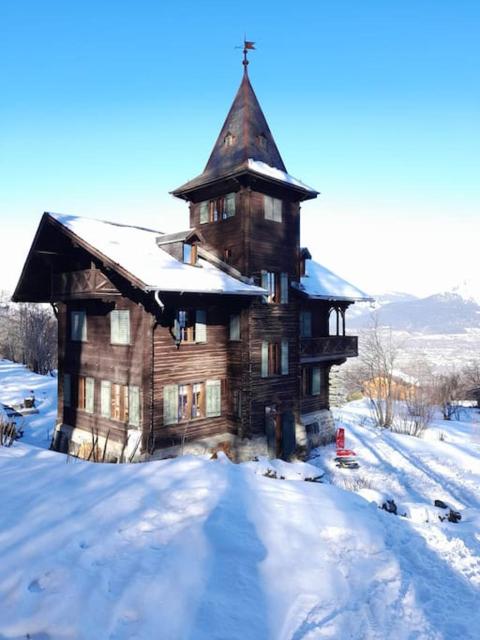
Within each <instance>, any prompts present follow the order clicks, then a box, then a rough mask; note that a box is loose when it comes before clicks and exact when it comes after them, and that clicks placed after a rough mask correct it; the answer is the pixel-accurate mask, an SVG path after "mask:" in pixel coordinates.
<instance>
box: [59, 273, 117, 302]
mask: <svg viewBox="0 0 480 640" xmlns="http://www.w3.org/2000/svg"><path fill="white" fill-rule="evenodd" d="M112 295H119V292H118V290H117V289H116V288H115V287H114V285H113V284H112V283H111V282H110V280H109V279H108V278H107V276H106V275H105V274H104V273H102V272H101V271H100V270H99V269H83V270H82V271H69V272H67V273H56V274H53V276H52V300H74V299H79V298H102V297H103V296H112Z"/></svg>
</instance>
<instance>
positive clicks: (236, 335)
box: [228, 313, 240, 340]
mask: <svg viewBox="0 0 480 640" xmlns="http://www.w3.org/2000/svg"><path fill="white" fill-rule="evenodd" d="M228 339H229V340H240V315H239V314H238V313H237V314H235V315H232V316H230V327H229V336H228Z"/></svg>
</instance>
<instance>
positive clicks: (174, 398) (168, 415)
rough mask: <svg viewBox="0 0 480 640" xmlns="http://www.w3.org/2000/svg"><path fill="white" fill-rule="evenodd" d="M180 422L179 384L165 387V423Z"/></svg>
mask: <svg viewBox="0 0 480 640" xmlns="http://www.w3.org/2000/svg"><path fill="white" fill-rule="evenodd" d="M177 422H178V384H167V385H165V386H164V387H163V424H164V425H166V424H176V423H177Z"/></svg>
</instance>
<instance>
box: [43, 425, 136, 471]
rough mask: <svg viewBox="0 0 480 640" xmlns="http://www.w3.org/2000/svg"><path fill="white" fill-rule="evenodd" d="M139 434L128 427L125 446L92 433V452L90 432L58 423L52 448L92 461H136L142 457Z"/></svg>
mask: <svg viewBox="0 0 480 640" xmlns="http://www.w3.org/2000/svg"><path fill="white" fill-rule="evenodd" d="M141 435H142V433H141V431H139V430H138V429H129V430H128V431H127V444H126V445H125V446H124V445H123V444H121V443H120V442H115V441H113V440H108V442H106V438H105V437H104V436H100V435H99V436H98V438H97V436H95V435H94V440H95V451H93V452H92V449H93V442H92V433H91V432H89V431H84V430H83V429H78V428H74V427H71V426H70V425H68V424H59V425H57V426H56V428H55V433H54V436H53V449H54V450H55V451H59V452H61V453H67V454H69V455H71V456H75V457H77V458H82V459H83V460H90V461H92V462H138V461H140V460H141V457H142V456H141V452H140V443H139V438H141ZM105 445H106V446H105ZM104 452H105V457H104Z"/></svg>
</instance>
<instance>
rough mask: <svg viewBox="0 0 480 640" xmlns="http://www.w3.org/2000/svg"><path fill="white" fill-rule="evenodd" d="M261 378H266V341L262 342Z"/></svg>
mask: <svg viewBox="0 0 480 640" xmlns="http://www.w3.org/2000/svg"><path fill="white" fill-rule="evenodd" d="M261 376H262V378H268V342H265V341H264V342H262V372H261Z"/></svg>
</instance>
